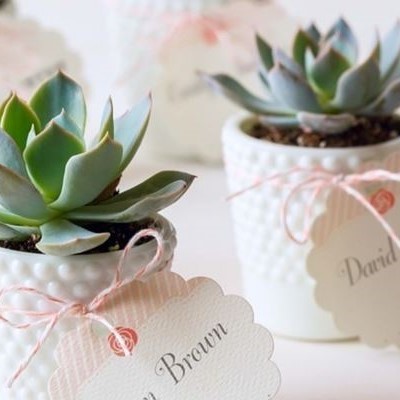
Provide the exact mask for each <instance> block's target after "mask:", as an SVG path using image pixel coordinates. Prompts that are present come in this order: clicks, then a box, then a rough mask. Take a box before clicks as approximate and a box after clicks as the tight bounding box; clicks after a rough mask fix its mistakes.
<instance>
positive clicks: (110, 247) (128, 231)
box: [0, 218, 156, 254]
mask: <svg viewBox="0 0 400 400" xmlns="http://www.w3.org/2000/svg"><path fill="white" fill-rule="evenodd" d="M81 226H82V227H84V228H86V229H88V230H89V231H91V232H97V233H100V232H110V234H111V235H110V237H109V238H108V240H107V241H106V242H104V243H103V244H102V245H100V246H98V247H96V248H95V249H92V250H89V251H87V252H85V253H83V254H94V253H107V252H110V251H117V250H122V249H123V248H124V247H125V246H126V245H127V244H128V242H129V240H130V239H131V238H132V236H134V235H135V234H136V233H137V232H139V231H140V230H142V229H146V228H151V227H155V226H156V223H155V222H154V220H152V219H151V218H146V219H143V220H141V221H137V222H131V223H124V224H116V223H106V222H101V223H90V224H84V225H83V224H82V225H81ZM39 240H40V237H30V238H29V239H27V240H24V241H22V242H15V241H10V240H0V247H4V248H6V249H10V250H19V251H26V252H28V253H40V251H39V250H38V249H37V248H36V243H37V242H38V241H39ZM149 240H151V238H150V237H147V238H146V237H144V238H143V239H141V240H140V241H139V242H138V245H139V244H142V243H145V242H148V241H149Z"/></svg>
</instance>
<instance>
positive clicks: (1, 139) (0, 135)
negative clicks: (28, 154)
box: [0, 129, 28, 178]
mask: <svg viewBox="0 0 400 400" xmlns="http://www.w3.org/2000/svg"><path fill="white" fill-rule="evenodd" d="M0 164H1V165H3V166H4V167H7V168H8V169H10V170H12V171H14V172H15V173H16V174H18V175H20V176H22V177H25V178H27V177H28V175H27V173H26V168H25V163H24V160H23V158H22V154H21V151H20V149H19V147H18V146H17V144H16V143H15V141H14V139H12V138H11V136H10V135H8V134H7V133H6V132H4V131H3V130H2V129H0Z"/></svg>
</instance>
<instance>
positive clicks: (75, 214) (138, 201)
mask: <svg viewBox="0 0 400 400" xmlns="http://www.w3.org/2000/svg"><path fill="white" fill-rule="evenodd" d="M150 110H151V98H150V96H149V97H146V98H145V99H143V100H142V101H141V102H139V103H138V104H137V105H136V106H135V107H134V108H132V109H131V110H130V111H128V112H126V113H125V114H124V115H122V116H121V117H119V118H116V119H115V120H114V115H113V104H112V101H111V99H110V100H108V101H107V104H106V107H105V110H104V114H103V118H102V121H101V126H100V130H99V132H98V134H97V136H96V137H95V139H94V140H91V141H90V142H89V141H87V142H86V141H85V137H84V132H85V123H86V104H85V99H84V95H83V91H82V88H81V87H80V86H79V85H78V84H77V83H76V82H75V81H74V80H73V79H71V78H70V77H68V76H66V75H65V74H64V73H62V72H59V73H57V74H56V75H55V76H54V77H52V78H50V79H49V80H47V81H45V82H44V83H43V84H42V85H41V86H40V87H39V88H38V89H37V91H36V92H35V93H34V94H33V97H32V98H31V100H30V101H29V102H25V101H23V100H22V99H20V98H19V97H18V96H17V95H16V94H14V93H12V94H11V95H10V96H9V97H8V98H7V99H6V100H5V101H4V102H3V103H2V104H1V105H0V239H1V240H11V241H23V240H26V239H27V237H29V236H31V235H35V236H36V237H37V238H40V240H38V242H37V244H36V247H37V248H38V249H39V250H40V251H41V252H43V253H47V254H53V255H60V256H66V255H71V254H77V253H81V252H85V251H87V250H90V249H93V248H96V247H97V246H99V245H101V244H102V243H104V242H105V241H106V240H107V239H108V238H109V236H110V233H109V232H100V233H99V232H96V233H95V232H91V231H89V230H87V229H86V228H85V227H84V226H85V225H87V224H88V223H96V222H111V223H128V222H134V221H138V220H140V219H143V218H146V217H149V216H154V214H155V213H157V212H158V211H159V210H161V209H163V208H164V207H166V206H168V205H170V204H171V203H173V202H175V201H176V200H177V199H179V197H180V196H181V195H182V194H183V193H184V192H185V191H186V190H187V188H188V187H189V186H190V184H191V183H192V181H193V176H192V175H190V174H186V173H183V172H176V171H163V172H160V173H158V174H156V175H154V176H153V177H151V178H149V179H148V180H146V181H144V182H143V183H141V184H139V185H138V186H135V187H133V188H131V189H129V190H127V191H124V192H122V193H117V192H115V188H116V185H117V183H118V181H119V179H120V177H121V174H122V172H123V171H124V169H125V168H126V167H127V166H128V164H129V163H130V161H131V160H132V158H133V157H134V155H135V153H136V152H137V150H138V148H139V146H140V143H141V141H142V139H143V136H144V134H145V131H146V128H147V124H148V120H149V115H150Z"/></svg>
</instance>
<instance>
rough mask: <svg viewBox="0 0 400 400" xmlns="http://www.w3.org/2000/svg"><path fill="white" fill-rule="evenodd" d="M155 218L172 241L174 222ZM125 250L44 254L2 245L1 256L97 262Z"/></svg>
mask: <svg viewBox="0 0 400 400" xmlns="http://www.w3.org/2000/svg"><path fill="white" fill-rule="evenodd" d="M154 220H155V221H157V222H159V223H160V230H161V231H162V232H166V235H165V240H166V241H170V240H171V238H173V237H175V228H174V226H173V225H172V223H171V222H170V221H169V220H168V219H167V218H165V217H163V216H162V215H161V214H155V216H154ZM153 243H154V240H150V241H149V242H146V243H142V244H140V245H137V246H135V248H140V250H143V249H145V248H146V247H149V248H150V247H151V246H153ZM122 252H123V249H122V250H117V251H110V252H103V253H93V254H73V255H70V256H55V255H51V254H43V253H29V252H26V251H19V250H12V249H7V248H4V247H0V257H1V256H2V255H12V256H15V257H17V258H27V257H29V258H36V259H37V260H38V262H40V261H46V260H47V261H49V260H52V261H54V260H58V262H59V263H63V262H70V261H72V260H73V261H75V262H82V261H86V262H89V261H91V262H96V261H98V260H99V259H104V257H109V258H120V257H121V254H122Z"/></svg>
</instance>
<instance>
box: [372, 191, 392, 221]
mask: <svg viewBox="0 0 400 400" xmlns="http://www.w3.org/2000/svg"><path fill="white" fill-rule="evenodd" d="M395 202H396V198H395V197H394V195H393V193H392V192H390V191H389V190H387V189H379V190H378V191H377V192H376V193H374V194H373V195H372V196H371V199H370V203H371V204H372V205H373V206H374V208H375V209H376V211H378V212H379V214H382V215H383V214H386V213H387V212H388V211H389V210H390V209H391V208H392V207H393V206H394V204H395Z"/></svg>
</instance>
